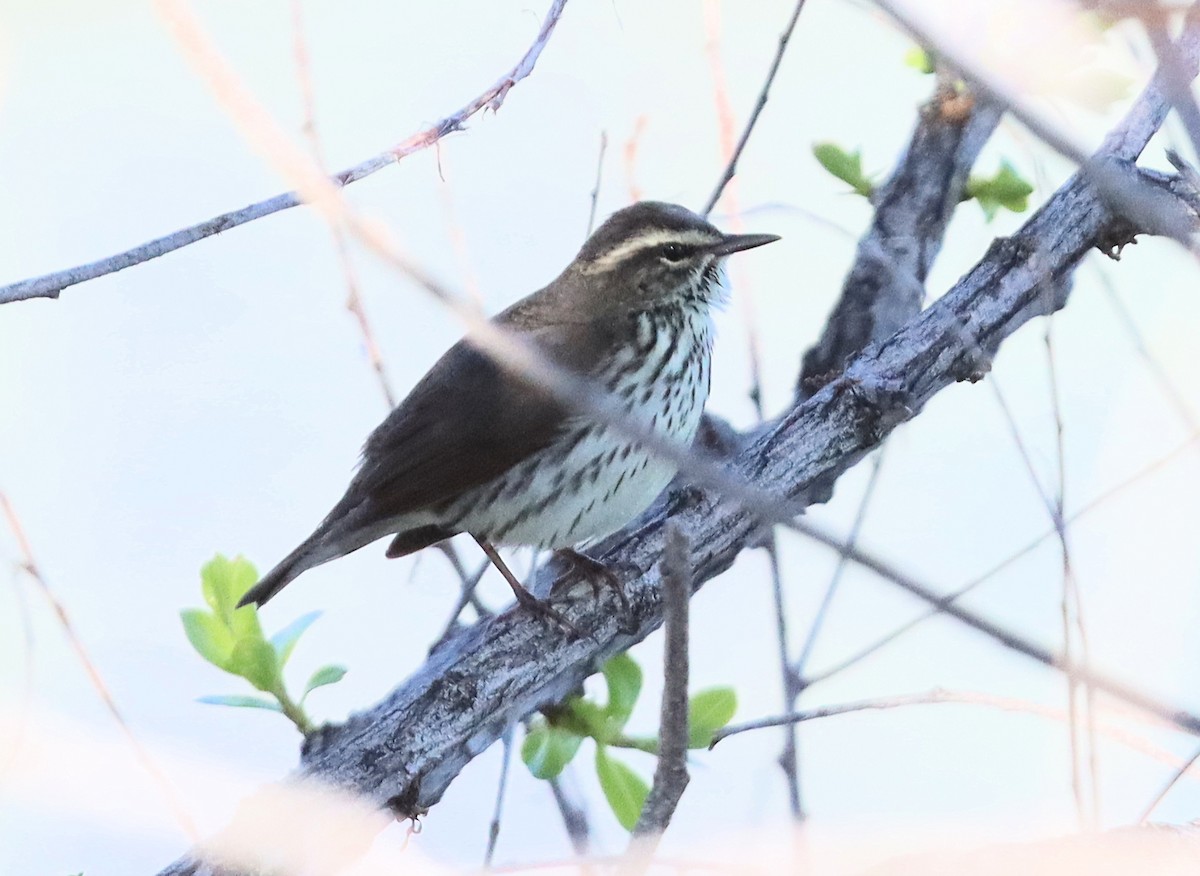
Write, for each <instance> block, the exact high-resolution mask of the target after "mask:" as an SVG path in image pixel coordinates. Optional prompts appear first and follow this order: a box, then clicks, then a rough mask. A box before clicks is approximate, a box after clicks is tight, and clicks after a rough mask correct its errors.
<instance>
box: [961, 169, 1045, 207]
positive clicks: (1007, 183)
mask: <svg viewBox="0 0 1200 876" xmlns="http://www.w3.org/2000/svg"><path fill="white" fill-rule="evenodd" d="M1032 193H1033V186H1032V185H1030V184H1029V183H1028V182H1026V181H1025V180H1024V179H1023V178H1022V177H1021V175H1020V174H1018V173H1017V172H1016V170H1015V169H1014V168H1013V166H1012V165H1011V164H1009V163H1008V162H1007V161H1002V162H1001V163H1000V170H998V171H997V172H996V175H995V176H992V177H982V176H973V177H971V178H970V179H969V180H967V186H966V189H965V190H964V194H965V195H966V197H967V198H974V199H975V200H977V201H979V206H980V208H982V210H983V214H984V215H985V216H986V217H987V218H988V221H989V222H990V221H991V220H992V219H994V218H995V217H996V213H997V212H998V211H999V210H1000V208H1001V207H1003V208H1004V209H1006V210H1011V211H1012V212H1014V213H1024V212H1025V210H1027V209H1028V208H1029V196H1030V194H1032Z"/></svg>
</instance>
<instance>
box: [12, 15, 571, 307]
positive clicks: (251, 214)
mask: <svg viewBox="0 0 1200 876" xmlns="http://www.w3.org/2000/svg"><path fill="white" fill-rule="evenodd" d="M566 2H567V0H552V2H551V4H550V9H549V10H548V11H547V12H546V17H545V19H544V20H543V21H542V26H541V28H540V29H539V30H538V34H537V36H536V37H535V38H534V41H533V43H532V45H530V47H529V48H528V49H527V50H526V51H525V54H524V55H522V57H521V59H520V60H519V61H517V63H516V64H515V65H514V66H513V68H512V69H511V70H509V71H508V72H507V73H505V74H504V75H503V76H501V77H500V78H499V79H498V80H497V81H496V83H495V84H494V85H492V86H491V88H488V89H487V90H486V91H484V92H483V93H482V94H479V95H478V96H477V97H475V98H474V99H473V100H471V101H470V102H469V103H467V104H465V105H463V106H462V107H460V108H459V109H457V110H456V111H454V112H452V113H450V115H448V116H446V117H445V118H442V119H439V120H438V121H437V122H435V123H434V124H432V125H430V126H429V127H427V128H425V129H423V130H421V131H418V132H417V133H415V134H413V135H412V136H410V137H408V138H407V139H406V140H402V141H401V142H399V143H397V144H396V145H395V146H393V147H392V148H391V149H388V150H387V151H385V152H382V153H380V154H379V155H376V156H374V157H372V158H368V159H367V160H366V161H362V162H359V163H358V164H356V165H354V166H353V167H350V168H347V169H346V170H343V171H342V172H341V173H338V174H336V175H335V176H334V177H332V179H331V180H330V182H331V183H332V184H333V185H335V186H337V187H338V188H343V187H345V186H348V185H350V184H351V183H354V182H358V181H359V180H360V179H363V178H365V177H368V176H370V175H371V174H373V173H375V172H376V171H379V170H382V169H383V168H385V167H388V166H389V165H392V164H395V163H396V162H398V161H400V160H401V159H403V158H406V157H407V156H409V155H412V154H413V153H414V152H420V151H421V150H423V149H427V148H428V147H430V146H432V145H433V144H435V143H437V142H438V141H439V140H441V139H442V138H443V137H445V136H447V135H449V134H452V133H455V132H456V131H461V130H463V128H464V126H465V125H466V122H467V120H468V119H470V118H471V117H472V116H474V115H476V114H477V113H479V112H480V111H481V110H483V109H485V108H491V109H492V111H493V112H494V111H496V110H498V109H500V106H501V105H502V104H503V103H504V99H505V97H507V96H508V92H509V90H511V89H512V88H513V86H515V85H516V84H517V83H518V82H520V81H521V80H522V79H524V78H525V77H526V76H528V75H529V74H530V73H532V72H533V68H534V65H535V64H536V63H537V60H538V57H539V56H540V55H541V54H542V50H543V49H544V48H545V47H546V43H547V42H548V41H549V39H550V35H551V34H552V33H553V32H554V27H555V25H557V24H558V20H559V17H560V16H561V15H562V11H563V7H564V6H566ZM304 200H305V199H304V197H303V196H302V194H301V193H300V192H298V191H292V192H286V193H284V194H282V195H276V196H275V197H273V198H268V199H267V200H265V201H260V202H258V203H256V204H251V205H249V206H248V207H243V208H242V209H240V210H234V211H232V212H229V213H223V214H221V215H220V216H216V217H214V218H212V219H209V220H208V221H206V222H201V223H200V224H198V225H193V226H191V227H190V228H184V229H181V230H179V231H176V232H174V233H173V234H168V235H166V236H164V237H159V238H156V239H155V240H151V241H149V242H148V243H144V244H142V245H141V246H137V247H134V248H133V249H130V250H127V251H125V252H123V253H118V254H117V255H114V256H109V257H108V258H105V259H101V260H99V261H95V262H90V263H88V264H85V265H79V266H77V267H74V268H68V269H67V270H64V271H56V272H55V273H53V274H47V275H45V276H42V277H34V278H32V279H29V280H22V281H20V282H19V283H12V284H10V285H8V286H2V287H0V304H6V303H8V302H11V301H22V300H24V299H28V298H57V297H58V296H59V293H61V292H62V290H64V289H66V288H67V287H68V286H74V285H76V284H77V283H82V282H84V281H86V280H94V279H95V278H97V277H103V276H104V275H106V274H111V273H114V272H115V271H120V270H124V269H125V268H129V267H132V266H133V265H138V264H141V263H142V262H146V261H149V260H150V259H154V258H158V257H159V256H162V255H166V254H167V253H169V252H173V251H174V250H177V249H180V248H182V247H185V246H187V245H188V244H192V243H195V242H196V241H198V240H203V239H204V238H206V237H211V236H212V235H214V234H218V233H220V232H222V231H228V230H229V229H230V228H235V227H237V226H238V225H244V224H246V223H247V222H252V221H254V220H255V219H261V218H262V217H264V216H269V215H271V214H272V213H278V212H279V211H281V210H287V209H290V208H291V207H296V206H299V205H300V204H302V203H304Z"/></svg>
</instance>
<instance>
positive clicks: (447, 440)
mask: <svg viewBox="0 0 1200 876" xmlns="http://www.w3.org/2000/svg"><path fill="white" fill-rule="evenodd" d="M778 239H779V238H778V237H777V236H776V235H772V234H726V233H723V232H722V231H720V230H719V229H718V228H716V227H715V226H714V225H712V224H711V223H710V222H708V220H706V219H705V218H704V217H702V216H700V215H698V214H696V213H694V212H692V211H691V210H688V209H687V208H685V207H682V206H679V205H677V204H670V203H665V202H660V201H641V202H638V203H636V204H633V205H631V206H628V207H625V208H624V209H621V210H618V211H617V212H615V213H614V214H613V215H612V216H610V217H609V218H608V219H607V220H606V221H605V222H603V223H602V224H601V225H600V227H599V228H597V229H596V230H595V232H594V233H592V234H591V235H590V236H589V237H588V239H587V240H586V241H585V242H584V244H583V246H582V248H581V249H580V250H579V253H578V255H576V257H575V258H574V260H572V261H571V263H570V264H569V265H567V267H566V268H565V269H564V270H563V272H562V273H561V274H560V275H559V276H558V277H557V278H556V279H554V280H553V281H552V282H550V283H549V285H547V286H545V287H544V288H542V289H540V290H539V291H537V292H534V293H533V294H532V295H529V296H527V297H526V298H523V299H521V300H520V301H517V302H516V303H515V304H513V305H512V306H510V307H509V308H507V309H506V310H504V311H503V312H501V313H500V314H498V315H497V316H495V317H493V318H492V321H493V322H494V323H495V324H496V325H497V326H498V327H500V328H502V329H504V330H506V331H508V332H511V333H512V334H514V335H515V336H516V337H517V338H518V339H519V340H521V341H523V342H525V343H527V344H530V345H532V346H533V347H534V348H535V349H536V350H537V351H538V352H540V353H541V354H542V355H543V356H545V357H546V358H547V359H548V360H549V361H550V362H552V363H553V364H554V365H557V366H559V367H560V368H564V369H567V370H568V371H569V372H572V373H573V374H575V375H577V376H580V377H582V378H585V379H587V380H589V381H592V382H593V385H595V386H597V387H598V388H601V389H603V390H604V391H606V392H607V393H609V394H611V396H612V397H613V398H615V399H616V400H617V401H618V402H619V403H620V404H621V406H622V407H623V409H624V410H625V412H626V413H627V414H628V415H629V416H630V417H631V418H640V419H639V420H638V421H639V422H641V423H643V424H645V425H648V426H649V427H650V428H651V429H653V430H655V431H656V432H657V433H659V434H661V435H662V436H664V437H666V438H668V439H673V440H675V441H677V442H681V443H683V444H690V443H691V442H692V440H693V438H694V437H695V435H696V432H697V429H698V428H699V426H700V420H701V414H702V413H703V410H704V405H705V402H706V401H707V399H708V394H709V387H710V365H711V358H712V347H713V339H714V328H713V321H712V312H713V310H714V308H718V307H720V306H721V305H723V304H724V303H725V301H726V299H727V296H728V291H727V281H726V274H725V271H724V260H725V258H726V257H727V256H729V255H731V254H732V253H735V252H740V251H742V250H747V249H751V248H754V247H758V246H762V245H764V244H768V243H771V242H773V241H776V240H778ZM675 473H676V466H675V464H674V463H672V462H671V461H669V460H667V459H664V458H662V457H660V456H656V455H655V454H653V453H652V452H650V451H649V450H647V449H645V448H643V447H641V446H640V445H639V444H638V442H637V441H636V440H635V439H633V438H630V437H628V430H626V431H624V432H623V431H621V430H620V429H619V428H614V427H613V426H612V425H611V424H605V423H604V422H602V421H599V420H594V419H589V417H588V416H587V415H586V413H581V412H579V411H577V410H575V409H573V408H572V406H571V405H568V404H564V403H563V402H562V401H561V399H559V398H556V397H555V396H554V395H552V394H550V393H549V392H547V391H545V390H544V389H543V388H541V387H539V385H538V383H537V382H536V380H532V379H530V378H528V377H526V376H522V375H521V374H518V373H516V372H514V371H512V370H507V369H505V368H504V367H502V366H501V365H500V364H499V363H497V362H496V361H495V360H493V359H492V358H491V357H489V356H488V355H487V354H486V353H484V352H483V351H482V350H480V349H478V348H477V347H475V346H473V345H472V344H471V343H470V341H469V339H467V338H464V339H463V340H461V341H459V342H458V343H457V344H455V345H454V346H453V347H451V348H450V349H449V350H448V351H447V352H446V353H445V354H444V355H443V356H442V357H441V358H440V359H439V360H438V361H437V362H436V363H435V364H434V365H433V367H432V368H431V369H430V370H429V371H428V372H427V373H426V374H425V376H424V377H423V378H422V379H421V380H420V381H419V382H418V383H417V384H416V385H415V386H414V387H413V389H412V391H411V392H410V393H409V394H408V396H407V397H406V398H404V399H403V400H402V401H401V402H400V403H399V404H398V405H396V407H395V408H393V409H392V411H391V413H390V414H389V415H388V416H387V417H386V418H385V419H384V420H383V422H382V423H380V425H379V426H378V427H377V428H376V429H375V430H374V431H373V432H371V434H370V435H369V436H368V437H367V439H366V442H365V444H364V446H363V449H362V454H361V459H360V461H359V465H358V468H357V471H356V472H355V474H354V475H353V477H352V479H351V481H350V484H349V486H348V487H347V489H346V492H345V495H344V496H343V497H342V498H341V500H340V501H338V502H337V504H335V505H334V506H333V508H332V510H331V511H330V512H329V513H328V514H327V515H326V516H325V518H324V520H322V521H321V523H320V524H319V525H318V526H317V528H316V529H315V530H314V531H313V533H312V534H311V535H310V536H309V537H308V538H306V539H305V540H304V541H303V542H302V543H301V544H300V545H299V546H298V547H297V548H296V549H295V550H293V551H292V552H291V553H290V554H288V555H287V556H286V557H285V558H284V559H283V560H282V561H280V562H279V564H278V565H276V566H275V567H274V568H273V569H271V570H270V571H269V572H267V574H265V575H263V576H262V578H261V579H260V580H259V581H258V582H257V583H256V584H255V585H254V586H253V587H251V588H250V589H249V590H248V591H247V592H246V594H245V595H244V596H243V597H242V599H241V602H240V603H239V605H249V604H255V605H258V606H261V605H263V604H265V603H266V602H267V601H268V600H269V599H271V598H272V597H273V596H275V594H277V593H278V592H279V591H280V590H282V589H283V588H284V587H285V586H287V585H288V584H289V583H290V582H291V581H293V580H294V579H295V578H296V577H298V576H299V575H300V574H302V573H303V572H305V571H307V570H308V569H311V568H313V567H314V566H318V565H320V564H322V563H326V562H328V561H330V560H333V559H336V558H338V557H342V556H344V555H346V554H349V553H351V552H353V551H356V550H358V549H359V548H362V547H365V546H366V545H368V544H371V543H372V542H375V541H377V540H379V539H381V538H384V537H387V536H390V537H391V542H390V544H389V545H388V547H387V551H386V555H387V556H388V557H402V556H405V555H408V554H411V553H414V552H416V551H419V550H421V549H423V548H426V547H429V546H431V545H434V544H437V543H438V542H441V541H444V540H446V539H448V538H451V537H452V536H454V535H457V534H459V533H469V534H470V535H471V536H472V537H473V538H474V539H475V541H476V542H478V544H479V546H480V547H481V548H482V549H483V551H484V553H485V554H486V555H487V556H488V558H489V559H490V560H491V561H492V563H493V564H494V565H496V567H497V569H498V570H499V571H500V572H501V574H502V575H503V576H504V578H505V580H506V581H507V582H508V583H509V585H510V586H511V587H512V589H513V593H514V594H515V595H516V597H517V599H518V601H519V602H520V603H521V604H523V605H526V606H528V607H530V608H533V609H535V610H538V611H540V612H541V613H543V614H547V615H549V616H550V617H551V618H554V619H557V620H560V621H562V620H563V618H562V616H561V615H560V614H558V613H557V612H556V611H554V610H553V609H550V608H549V607H548V605H547V604H546V602H545V601H543V600H540V599H537V598H536V597H534V596H533V595H532V594H530V593H529V592H528V591H527V590H526V589H525V588H524V587H523V586H522V585H521V583H520V582H519V581H518V580H517V579H516V577H515V576H514V575H512V573H511V572H510V571H509V570H508V569H507V566H505V565H504V563H503V561H502V560H501V558H500V556H499V554H498V553H497V551H496V547H497V546H529V547H534V548H538V549H543V550H546V549H549V550H554V551H556V552H557V553H558V555H559V556H561V557H562V558H563V559H564V560H566V561H568V562H569V563H571V564H573V565H574V566H576V567H578V568H580V569H581V571H583V572H584V573H585V574H590V575H599V576H600V577H609V578H614V577H615V576H613V575H612V574H611V572H610V571H609V570H608V569H607V568H606V567H605V566H604V565H603V564H602V563H600V562H599V561H597V560H594V559H592V558H591V557H589V556H588V555H587V554H586V553H583V552H582V551H581V550H579V548H581V547H584V546H586V545H587V544H590V543H594V542H595V541H597V540H598V539H601V538H603V537H605V536H607V535H610V534H611V533H613V532H616V531H617V530H618V529H620V528H622V527H623V526H625V525H627V524H628V523H630V522H631V521H632V520H634V519H635V518H636V517H637V516H638V515H639V514H641V513H642V512H643V511H645V510H646V509H647V508H648V507H649V506H650V505H651V504H652V503H653V501H654V499H655V498H657V496H658V495H659V493H661V492H662V491H663V489H664V488H665V487H666V486H667V484H668V483H669V482H670V481H671V479H672V477H673V476H674V475H675ZM610 583H611V582H610ZM593 586H594V585H593ZM617 586H618V593H619V594H620V595H621V596H622V600H623V593H621V591H620V590H619V585H617Z"/></svg>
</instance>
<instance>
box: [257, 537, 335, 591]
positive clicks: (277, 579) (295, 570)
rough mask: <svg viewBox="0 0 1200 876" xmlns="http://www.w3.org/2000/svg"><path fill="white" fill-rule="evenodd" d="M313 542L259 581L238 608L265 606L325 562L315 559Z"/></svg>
mask: <svg viewBox="0 0 1200 876" xmlns="http://www.w3.org/2000/svg"><path fill="white" fill-rule="evenodd" d="M312 542H313V540H312V539H311V538H310V539H309V540H308V541H306V542H304V544H302V545H300V547H298V548H296V549H295V550H294V551H292V552H291V553H290V554H288V555H287V556H286V557H284V558H283V559H282V560H281V561H280V562H279V563H278V565H276V566H275V568H274V569H272V570H271V571H269V572H267V574H265V575H263V576H262V577H261V578H259V579H258V583H257V584H255V585H254V586H253V587H251V588H250V589H249V590H247V591H246V595H245V596H243V597H242V598H241V601H240V602H238V608H241V607H242V606H243V605H265V604H266V602H267V600H269V599H270V598H271V597H272V596H274V595H275V594H276V593H278V592H279V591H280V590H282V589H283V588H284V587H286V586H287V585H288V584H290V583H291V582H292V581H294V580H295V579H296V578H297V577H299V576H300V574H301V573H303V572H306V571H308V570H309V569H311V568H312V567H313V566H316V565H319V564H320V563H323V562H325V559H314V558H313V554H314V551H313V548H314V547H316V545H314V544H313V543H312Z"/></svg>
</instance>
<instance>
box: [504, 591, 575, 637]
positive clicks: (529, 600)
mask: <svg viewBox="0 0 1200 876" xmlns="http://www.w3.org/2000/svg"><path fill="white" fill-rule="evenodd" d="M510 583H511V582H510ZM512 591H513V594H514V595H515V596H516V597H517V602H518V603H520V605H521V607H522V608H524V609H525V610H526V611H529V612H531V613H533V614H536V615H538V616H539V617H543V618H545V619H546V620H548V621H550V622H551V623H552V624H554V625H556V626H557V627H559V628H560V629H562V630H563V632H565V633H567V634H568V635H570V636H572V637H573V638H576V639H584V638H588V637H589V634H588V633H585V632H584V631H583V630H581V629H580V628H579V627H577V626H576V625H575V624H574V623H572V622H571V620H570V619H569V618H568V617H567V616H566V615H565V614H563V613H562V612H561V611H559V610H558V609H557V608H555V607H554V606H553V605H551V604H550V600H549V599H538V598H537V597H536V596H534V595H533V594H532V593H530V592H529V591H528V590H526V589H525V588H524V587H514V588H512Z"/></svg>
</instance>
